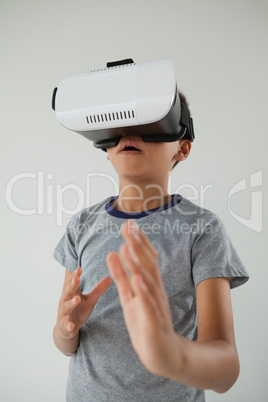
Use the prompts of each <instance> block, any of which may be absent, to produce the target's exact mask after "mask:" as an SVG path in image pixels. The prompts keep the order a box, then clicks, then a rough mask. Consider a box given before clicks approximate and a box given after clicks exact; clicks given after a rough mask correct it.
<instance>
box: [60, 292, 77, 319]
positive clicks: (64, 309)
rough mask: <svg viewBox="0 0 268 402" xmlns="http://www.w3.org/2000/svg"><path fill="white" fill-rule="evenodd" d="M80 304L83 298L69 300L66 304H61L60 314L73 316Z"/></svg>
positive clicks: (75, 297)
mask: <svg viewBox="0 0 268 402" xmlns="http://www.w3.org/2000/svg"><path fill="white" fill-rule="evenodd" d="M80 302H81V297H80V296H78V295H76V296H74V297H73V298H72V299H71V300H67V301H66V302H64V303H61V304H60V307H59V314H60V315H61V316H65V315H67V314H71V313H72V312H73V310H74V309H75V308H76V307H77V306H78V304H79V303H80Z"/></svg>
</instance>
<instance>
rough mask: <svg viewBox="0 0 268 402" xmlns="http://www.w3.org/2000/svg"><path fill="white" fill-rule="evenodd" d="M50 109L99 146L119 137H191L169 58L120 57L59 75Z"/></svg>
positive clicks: (115, 141)
mask: <svg viewBox="0 0 268 402" xmlns="http://www.w3.org/2000/svg"><path fill="white" fill-rule="evenodd" d="M52 108H53V110H55V112H56V115H57V118H58V121H59V122H60V123H61V124H62V125H63V126H64V127H66V128H67V129H69V130H72V131H75V132H77V133H79V134H81V135H82V136H84V137H86V138H87V139H89V140H91V141H93V143H94V146H95V147H96V148H100V149H102V150H106V149H107V148H109V147H113V146H116V145H117V144H118V143H119V141H120V139H121V137H122V136H123V135H132V136H136V135H138V136H141V137H142V139H143V141H145V142H173V141H177V140H180V139H182V138H183V139H188V140H190V141H193V140H194V128H193V121H192V118H191V117H190V115H189V112H188V109H187V106H186V104H185V103H184V102H182V101H181V100H180V97H179V93H178V91H177V84H176V79H175V74H174V70H173V66H172V63H171V61H170V60H169V59H160V60H155V61H149V62H144V63H134V62H133V60H132V59H125V60H120V61H116V62H111V63H107V66H106V68H102V69H98V70H92V71H89V72H88V73H85V74H81V75H75V76H71V77H67V78H64V79H62V81H61V82H60V85H59V87H58V88H55V89H54V92H53V96H52Z"/></svg>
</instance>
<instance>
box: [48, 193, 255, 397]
mask: <svg viewBox="0 0 268 402" xmlns="http://www.w3.org/2000/svg"><path fill="white" fill-rule="evenodd" d="M112 200H113V198H110V199H106V200H104V201H103V202H100V203H98V204H97V205H94V206H93V207H89V208H86V209H84V210H82V211H81V212H80V213H78V214H76V215H75V216H74V217H73V218H72V219H71V220H70V221H69V223H68V226H67V229H66V233H65V234H64V236H63V237H62V239H61V240H60V242H59V243H58V245H57V247H56V249H55V252H54V257H55V258H56V260H57V261H58V262H59V263H61V264H62V265H63V266H64V267H65V268H67V269H68V270H70V271H74V270H75V269H76V268H77V267H79V266H81V267H82V269H83V274H82V277H81V291H82V292H83V293H88V292H89V291H90V290H91V289H92V288H93V287H94V286H95V285H96V284H97V282H98V281H100V280H101V279H102V278H103V277H104V276H107V275H110V274H109V270H108V267H107V264H106V256H107V254H108V253H109V252H111V251H118V250H119V247H120V245H121V244H122V242H123V238H122V237H121V234H120V230H121V226H122V224H123V223H124V222H125V221H126V220H127V219H129V218H132V219H135V220H136V222H137V223H138V225H139V226H140V227H141V229H142V230H143V231H144V232H145V234H146V235H147V237H148V238H149V239H150V241H151V242H152V244H153V245H154V247H155V248H156V249H157V251H158V256H159V267H160V271H161V275H162V278H163V282H164V286H165V289H166V293H167V295H168V298H169V303H170V309H171V314H172V319H173V324H174V330H175V331H176V332H177V333H178V334H181V335H183V336H185V337H187V338H188V339H191V340H197V322H196V286H197V285H198V283H199V282H201V281H203V280H205V279H208V278H213V277H228V278H229V279H230V287H231V288H234V287H237V286H239V285H242V284H243V283H245V282H246V281H247V280H248V274H247V272H246V270H245V268H244V266H243V264H242V263H241V261H240V259H239V257H238V255H237V253H236V251H235V249H234V247H233V245H232V243H231V241H230V239H229V237H228V235H227V234H226V231H225V229H224V227H223V225H222V223H221V221H220V220H219V218H218V217H217V216H216V215H215V214H214V213H212V212H210V211H208V210H206V209H202V208H200V207H198V206H196V205H195V204H193V203H192V202H190V201H188V200H187V199H185V198H182V197H181V196H179V195H175V196H174V197H173V199H172V201H171V202H169V203H168V204H166V205H164V206H163V207H161V208H159V209H153V210H150V211H144V212H141V213H130V214H126V213H123V212H120V211H117V210H115V209H114V208H113V207H112ZM66 395H67V401H68V402H79V401H81V402H85V401H94V402H102V401H105V402H106V401H109V402H125V401H127V402H140V401H145V402H158V401H159V402H163V401H165V402H171V401H172V402H175V401H182V402H188V401H195V402H197V401H198V402H201V401H204V400H205V396H204V392H203V391H200V390H196V389H193V388H190V387H187V386H185V385H182V384H180V383H177V382H175V381H172V380H170V379H167V378H163V377H159V376H156V375H153V374H151V373H150V372H149V371H148V370H147V369H146V368H145V367H144V366H143V365H142V363H141V362H140V360H139V358H138V356H137V354H136V352H135V351H134V349H133V347H132V345H131V342H130V338H129V335H128V332H127V329H126V325H125V322H124V318H123V314H122V309H121V306H120V302H119V298H118V293H117V289H116V286H115V284H114V283H112V285H111V286H110V288H109V289H108V291H107V292H106V293H105V294H104V295H103V296H102V297H101V298H100V299H99V301H98V303H97V304H96V306H95V308H94V311H93V313H92V315H91V317H90V318H89V320H88V321H87V322H86V323H85V325H84V326H83V327H82V328H81V330H80V345H79V348H78V350H77V352H76V353H75V354H74V355H73V356H72V357H71V360H70V366H69V377H68V382H67V391H66Z"/></svg>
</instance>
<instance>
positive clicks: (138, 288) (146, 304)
mask: <svg viewBox="0 0 268 402" xmlns="http://www.w3.org/2000/svg"><path fill="white" fill-rule="evenodd" d="M132 282H133V287H134V289H135V293H136V297H138V298H139V301H140V303H141V305H142V311H143V312H144V313H145V314H146V316H147V320H146V321H147V323H148V325H149V326H150V325H153V326H155V324H156V323H159V320H162V319H163V318H164V316H163V314H162V311H161V309H159V305H158V303H157V300H156V299H155V297H154V296H153V295H152V293H151V290H150V289H149V287H148V286H147V284H146V280H145V278H144V276H143V275H142V274H135V275H134V276H133V278H132Z"/></svg>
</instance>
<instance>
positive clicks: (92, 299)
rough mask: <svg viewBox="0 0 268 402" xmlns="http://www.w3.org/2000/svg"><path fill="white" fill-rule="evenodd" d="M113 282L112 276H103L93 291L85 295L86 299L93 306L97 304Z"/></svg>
mask: <svg viewBox="0 0 268 402" xmlns="http://www.w3.org/2000/svg"><path fill="white" fill-rule="evenodd" d="M112 282H113V281H112V278H111V277H110V276H105V278H102V279H101V280H100V281H99V283H97V285H96V286H95V287H94V288H93V289H92V290H91V292H89V293H88V294H86V295H85V298H86V300H87V301H88V302H89V303H90V304H91V305H92V307H94V306H95V304H96V303H97V301H98V300H99V298H100V297H101V296H102V295H103V294H104V293H105V292H106V291H107V290H108V289H109V287H110V285H111V284H112Z"/></svg>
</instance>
